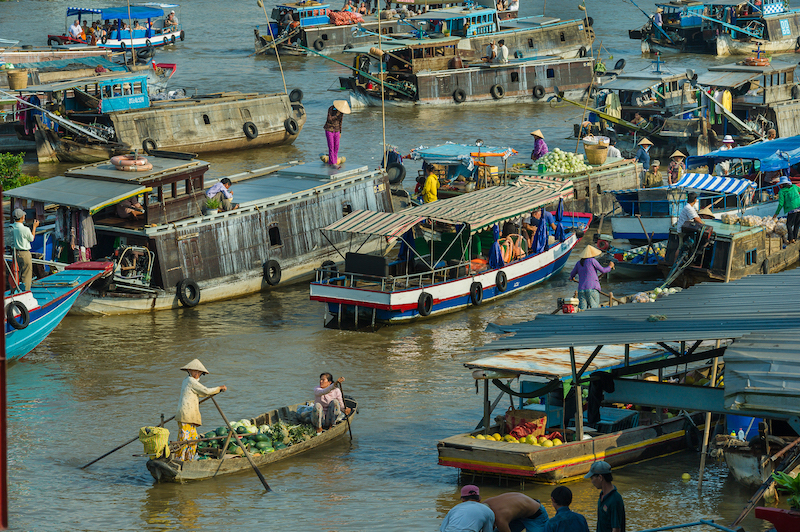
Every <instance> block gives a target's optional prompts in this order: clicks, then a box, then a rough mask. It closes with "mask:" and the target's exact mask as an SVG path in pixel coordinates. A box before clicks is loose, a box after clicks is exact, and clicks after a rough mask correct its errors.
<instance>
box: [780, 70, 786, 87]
mask: <svg viewBox="0 0 800 532" xmlns="http://www.w3.org/2000/svg"><path fill="white" fill-rule="evenodd" d="M781 85H786V72H781Z"/></svg>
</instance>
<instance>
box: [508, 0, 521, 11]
mask: <svg viewBox="0 0 800 532" xmlns="http://www.w3.org/2000/svg"><path fill="white" fill-rule="evenodd" d="M508 10H509V11H519V0H511V4H510V5H509V6H508Z"/></svg>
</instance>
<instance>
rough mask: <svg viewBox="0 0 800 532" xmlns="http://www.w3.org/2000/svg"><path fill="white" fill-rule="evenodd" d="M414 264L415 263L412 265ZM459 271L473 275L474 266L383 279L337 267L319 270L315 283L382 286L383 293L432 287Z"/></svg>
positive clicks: (446, 267)
mask: <svg viewBox="0 0 800 532" xmlns="http://www.w3.org/2000/svg"><path fill="white" fill-rule="evenodd" d="M412 264H413V263H412ZM459 269H462V272H463V276H468V275H472V273H473V271H472V264H471V263H469V262H460V263H458V264H455V265H450V266H445V267H442V268H434V269H432V270H428V271H424V272H416V273H409V274H405V275H399V276H394V275H389V276H387V277H381V276H377V275H367V274H363V273H348V272H340V271H339V270H338V269H336V267H330V268H317V269H315V270H314V272H315V282H316V283H318V284H340V283H341V284H340V286H346V287H355V286H357V285H358V284H360V283H364V284H370V283H374V284H375V285H376V286H375V288H377V285H378V284H380V291H381V292H394V291H395V290H397V289H398V288H407V287H412V286H413V287H421V288H424V287H426V286H431V285H434V284H437V283H440V282H442V281H445V280H447V279H449V278H450V276H451V272H454V271H455V272H456V275H455V276H453V278H455V277H461V276H460V275H458V273H459Z"/></svg>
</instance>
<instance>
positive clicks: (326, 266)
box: [320, 260, 339, 281]
mask: <svg viewBox="0 0 800 532" xmlns="http://www.w3.org/2000/svg"><path fill="white" fill-rule="evenodd" d="M320 268H322V269H323V270H327V271H325V272H322V280H323V281H326V280H328V279H330V278H331V277H336V275H334V273H333V272H335V273H336V274H338V273H339V268H337V267H336V263H335V262H333V261H332V260H326V261H325V262H323V263H322V266H320Z"/></svg>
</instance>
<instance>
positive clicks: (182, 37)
mask: <svg viewBox="0 0 800 532" xmlns="http://www.w3.org/2000/svg"><path fill="white" fill-rule="evenodd" d="M172 38H173V39H174V38H175V36H173V37H172ZM185 38H186V34H185V33H183V30H181V40H183V39H185Z"/></svg>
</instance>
